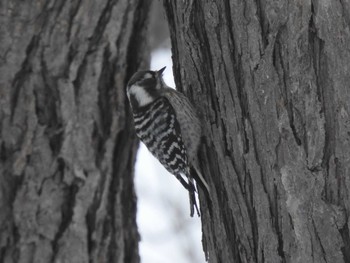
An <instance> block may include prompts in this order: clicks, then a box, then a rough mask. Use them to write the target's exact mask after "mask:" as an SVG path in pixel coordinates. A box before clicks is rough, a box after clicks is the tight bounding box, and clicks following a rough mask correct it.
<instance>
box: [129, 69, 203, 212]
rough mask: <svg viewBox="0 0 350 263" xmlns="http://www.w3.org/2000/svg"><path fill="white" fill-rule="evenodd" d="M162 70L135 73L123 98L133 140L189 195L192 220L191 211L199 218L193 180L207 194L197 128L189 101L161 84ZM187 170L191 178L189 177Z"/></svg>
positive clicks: (198, 124) (199, 125)
mask: <svg viewBox="0 0 350 263" xmlns="http://www.w3.org/2000/svg"><path fill="white" fill-rule="evenodd" d="M163 70H164V68H163V69H161V70H159V71H139V72H136V73H135V74H134V75H133V77H132V78H131V79H130V81H129V83H128V86H127V95H128V98H129V101H130V104H131V107H132V109H133V117H134V123H135V130H136V134H137V136H138V137H139V138H140V139H141V141H142V142H143V143H144V144H145V145H146V146H147V148H148V149H149V151H150V152H151V153H152V154H153V155H154V156H155V157H156V158H157V159H158V160H159V162H160V163H161V164H162V165H163V166H164V167H165V168H166V169H167V170H168V171H169V172H170V173H172V174H173V175H175V176H176V178H177V179H178V180H179V181H180V182H181V184H182V185H183V186H184V187H185V188H186V189H187V190H188V191H189V194H190V204H191V216H192V215H193V213H194V208H196V209H197V212H198V214H199V211H198V207H197V204H196V199H195V186H194V180H193V177H195V179H196V181H197V183H200V185H201V186H203V188H204V190H205V192H206V193H207V194H209V188H208V185H207V183H206V181H205V179H204V178H203V176H202V175H201V174H200V172H199V171H198V170H199V169H198V164H197V161H196V159H197V151H198V146H199V143H200V138H201V124H200V120H199V118H198V117H197V115H196V113H195V110H194V108H193V106H192V105H191V103H190V102H189V100H188V99H187V98H186V97H185V96H184V95H183V94H181V93H179V92H177V91H176V90H173V89H171V88H169V87H167V86H166V85H165V84H164V82H163V79H162V75H161V73H162V71H163ZM191 166H192V167H193V168H194V169H195V171H196V175H195V176H193V175H192V174H191V173H190V167H191ZM185 179H187V181H186V180H185Z"/></svg>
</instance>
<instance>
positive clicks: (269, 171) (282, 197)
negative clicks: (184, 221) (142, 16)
mask: <svg viewBox="0 0 350 263" xmlns="http://www.w3.org/2000/svg"><path fill="white" fill-rule="evenodd" d="M165 8H166V12H167V16H168V21H169V25H170V34H171V39H172V51H173V57H174V72H175V79H176V83H177V87H178V88H179V89H183V90H184V92H185V93H186V94H187V95H189V97H191V98H192V100H193V101H194V102H195V104H196V105H197V106H198V110H199V111H200V112H201V114H202V115H203V118H204V123H205V126H206V130H205V137H206V140H205V141H206V142H205V143H204V147H203V150H202V152H201V155H202V159H203V163H208V165H206V166H205V165H203V169H204V170H205V173H204V174H205V176H206V178H207V180H208V181H209V183H210V187H211V194H212V196H211V197H212V202H213V209H212V211H210V209H208V208H207V205H206V203H205V199H204V198H202V197H203V196H201V201H202V202H201V208H202V214H203V217H202V223H203V245H204V250H205V252H206V253H207V255H208V256H209V262H269V263H273V262H300V263H307V262H317V263H319V262H321V263H325V262H332V263H333V262H350V237H349V227H350V221H349V214H350V200H349V196H350V84H349V83H350V66H349V65H350V49H349V46H350V30H349V27H350V2H349V1H348V0H340V1H321V0H312V1H310V0H306V1H283V0H277V1H272V0H257V1H250V0H244V1H241V0H230V1H219V0H217V1H211V0H210V1H209V0H204V1H197V0H194V1H171V0H165Z"/></svg>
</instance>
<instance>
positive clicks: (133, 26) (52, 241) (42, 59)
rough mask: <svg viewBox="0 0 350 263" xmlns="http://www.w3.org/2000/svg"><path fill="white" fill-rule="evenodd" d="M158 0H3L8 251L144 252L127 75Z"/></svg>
mask: <svg viewBox="0 0 350 263" xmlns="http://www.w3.org/2000/svg"><path fill="white" fill-rule="evenodd" d="M149 6H150V2H149V1H144V0H142V1H141V0H140V1H138V0H132V1H129V0H120V1H117V0H102V1H87V0H74V1H1V4H0V36H1V37H0V52H1V54H0V61H1V62H0V102H1V108H0V129H1V130H0V132H1V137H0V262H5V263H11V262H23V263H24V262H26V263H27V262H28V263H29V262H35V263H41V262H42V263H44V262H45V263H46V262H69V263H71V262H74V263H76V262H127V263H129V262H138V261H139V256H138V239H139V235H138V232H137V229H136V222H135V213H136V198H135V194H134V192H133V176H132V174H133V164H134V160H135V153H136V147H137V143H136V141H135V136H134V133H133V132H132V122H130V112H129V110H128V109H129V106H128V104H127V101H126V98H125V92H124V89H125V84H126V81H127V80H128V79H129V77H130V75H131V74H132V73H133V72H134V71H136V70H137V69H138V68H139V67H140V66H143V67H144V66H146V65H147V64H146V63H148V57H147V55H145V54H147V52H148V51H147V48H146V46H145V41H144V38H145V36H146V31H145V26H144V25H145V22H146V20H147V14H148V9H149Z"/></svg>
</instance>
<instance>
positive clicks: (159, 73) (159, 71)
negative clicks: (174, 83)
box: [157, 67, 166, 76]
mask: <svg viewBox="0 0 350 263" xmlns="http://www.w3.org/2000/svg"><path fill="white" fill-rule="evenodd" d="M165 68H166V67H164V68H161V69H160V70H158V71H157V73H158V76H161V75H162V74H163V71H164V70H165Z"/></svg>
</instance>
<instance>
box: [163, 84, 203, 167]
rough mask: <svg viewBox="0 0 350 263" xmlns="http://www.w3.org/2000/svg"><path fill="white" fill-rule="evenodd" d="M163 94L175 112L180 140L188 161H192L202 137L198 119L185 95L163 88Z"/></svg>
mask: <svg viewBox="0 0 350 263" xmlns="http://www.w3.org/2000/svg"><path fill="white" fill-rule="evenodd" d="M163 94H164V97H165V98H167V99H168V101H169V102H170V104H171V106H172V107H173V108H174V110H175V113H176V118H177V121H178V122H179V124H180V129H181V136H182V140H183V142H184V144H185V147H186V150H187V155H188V157H189V160H190V161H192V160H193V159H195V158H196V157H197V151H198V146H199V144H200V141H201V136H202V126H201V122H200V119H199V118H198V115H197V113H196V110H195V109H194V107H193V106H192V104H191V102H190V101H189V100H188V99H187V97H186V96H185V95H183V94H182V93H180V92H178V91H176V90H174V89H171V88H165V89H164V93H163Z"/></svg>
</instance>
